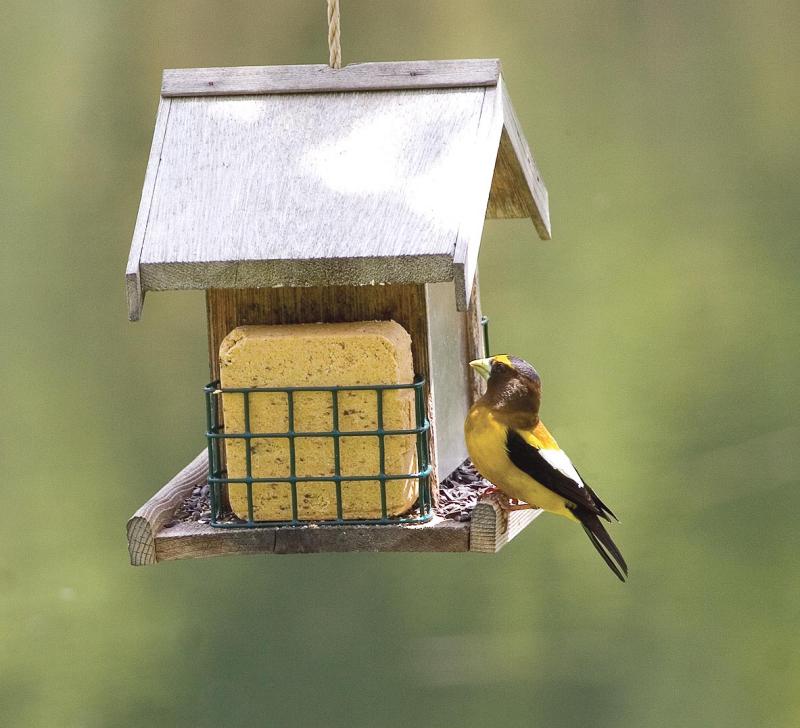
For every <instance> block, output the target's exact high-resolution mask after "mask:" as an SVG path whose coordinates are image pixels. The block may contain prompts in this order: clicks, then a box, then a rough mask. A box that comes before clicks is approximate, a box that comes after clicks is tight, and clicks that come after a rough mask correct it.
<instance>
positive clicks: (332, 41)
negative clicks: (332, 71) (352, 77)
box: [328, 0, 342, 68]
mask: <svg viewBox="0 0 800 728" xmlns="http://www.w3.org/2000/svg"><path fill="white" fill-rule="evenodd" d="M328 51H329V53H330V59H329V61H328V64H329V65H330V67H331V68H341V67H342V42H341V39H340V37H339V0H328Z"/></svg>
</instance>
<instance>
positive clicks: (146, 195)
mask: <svg viewBox="0 0 800 728" xmlns="http://www.w3.org/2000/svg"><path fill="white" fill-rule="evenodd" d="M171 105H172V102H171V101H170V100H169V99H161V101H160V102H159V104H158V112H157V113H156V126H155V129H154V131H153V142H152V144H151V146H150V157H149V159H148V161H147V170H146V171H145V175H144V185H143V187H142V199H141V202H140V203H139V213H138V214H137V216H136V225H135V226H134V229H133V240H132V242H131V250H130V254H129V256H128V265H127V268H126V270H125V291H126V295H127V298H128V318H129V319H130V320H131V321H138V320H139V319H140V318H141V315H142V305H143V304H144V291H143V289H142V281H141V274H140V271H139V261H140V258H141V256H142V247H143V245H144V238H145V233H146V231H147V222H148V220H149V218H150V209H151V207H152V203H153V192H154V190H155V186H156V180H157V178H158V170H159V165H160V162H161V150H162V149H163V146H164V135H165V134H166V131H167V125H168V121H169V111H170V107H171Z"/></svg>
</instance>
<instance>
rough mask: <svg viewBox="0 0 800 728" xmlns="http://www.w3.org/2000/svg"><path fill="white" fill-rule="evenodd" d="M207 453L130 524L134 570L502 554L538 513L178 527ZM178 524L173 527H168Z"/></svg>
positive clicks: (487, 503) (483, 506)
mask: <svg viewBox="0 0 800 728" xmlns="http://www.w3.org/2000/svg"><path fill="white" fill-rule="evenodd" d="M207 477H208V454H207V451H206V450H203V451H202V452H201V453H200V454H199V455H198V456H197V457H196V458H195V459H194V460H193V461H192V462H191V463H189V465H187V466H186V467H185V468H184V469H183V470H181V472H180V473H178V474H177V475H176V476H175V477H174V478H173V479H172V480H170V481H169V482H168V483H167V484H166V485H165V486H164V487H163V488H161V490H159V491H158V492H157V493H156V494H155V495H154V496H153V497H152V498H151V499H150V500H149V501H147V503H145V504H144V505H143V506H142V507H141V508H140V509H139V510H138V511H136V513H134V515H133V516H132V517H131V519H130V520H129V521H128V551H129V552H130V557H131V564H133V565H134V566H143V565H146V564H155V563H158V562H159V561H174V560H176V559H201V558H208V557H211V556H227V555H233V554H302V553H327V552H338V553H342V552H359V551H361V552H380V551H408V552H451V553H453V552H467V551H477V552H483V553H495V552H497V551H499V550H500V549H501V548H502V547H503V546H504V545H505V544H506V543H508V542H509V541H510V540H511V539H512V538H514V537H515V536H516V535H517V534H519V533H520V532H521V531H522V530H523V529H524V528H526V527H527V526H528V525H529V524H530V523H531V522H532V521H533V520H534V519H535V518H536V517H537V516H538V515H539V514H540V513H541V511H539V510H526V511H514V512H511V513H505V512H504V511H503V510H502V509H501V508H500V506H499V505H498V504H497V503H496V502H495V501H494V500H493V499H491V498H485V499H482V500H481V501H479V502H478V504H477V505H476V506H475V509H474V510H473V512H472V520H471V521H469V522H460V521H453V520H450V519H444V518H440V517H438V516H435V517H434V518H433V519H432V520H431V521H428V522H427V523H420V524H398V525H380V526H364V525H347V524H341V525H339V524H337V525H322V526H321V525H318V524H314V523H310V524H308V525H307V526H306V525H304V526H274V527H268V528H214V527H212V526H210V525H208V524H205V523H199V522H186V521H184V522H177V523H173V515H174V513H175V511H176V510H177V509H178V508H179V507H180V505H181V504H182V503H183V501H184V499H185V498H186V497H187V495H188V494H189V493H191V492H192V489H193V488H195V487H196V486H198V485H202V484H203V483H205V482H206V478H207ZM168 524H173V525H168Z"/></svg>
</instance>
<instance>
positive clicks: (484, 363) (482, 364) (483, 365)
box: [469, 357, 492, 379]
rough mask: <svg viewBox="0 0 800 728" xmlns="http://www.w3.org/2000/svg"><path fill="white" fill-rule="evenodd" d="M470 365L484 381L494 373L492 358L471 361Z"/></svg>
mask: <svg viewBox="0 0 800 728" xmlns="http://www.w3.org/2000/svg"><path fill="white" fill-rule="evenodd" d="M469 365H470V366H471V367H472V368H473V369H474V370H475V371H476V372H478V374H480V375H481V376H482V377H483V378H484V379H488V378H489V374H491V372H492V357H489V358H488V359H475V360H474V361H471V362H470V363H469Z"/></svg>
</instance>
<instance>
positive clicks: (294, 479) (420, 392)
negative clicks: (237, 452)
mask: <svg viewBox="0 0 800 728" xmlns="http://www.w3.org/2000/svg"><path fill="white" fill-rule="evenodd" d="M398 390H401V391H402V390H410V391H412V392H413V395H414V397H413V399H414V423H415V424H414V427H411V428H404V429H392V428H388V427H386V426H385V422H384V420H385V417H384V395H385V393H386V392H387V391H398ZM308 392H327V393H330V397H331V400H330V403H331V412H332V428H331V429H330V430H317V431H313V432H312V431H299V430H297V429H295V421H296V417H295V412H296V401H297V397H298V395H301V394H303V393H308ZM348 392H374V393H375V411H376V416H377V427H376V428H375V429H368V430H342V429H340V401H341V397H342V394H343V393H348ZM265 394H266V395H272V396H275V395H280V396H285V397H286V411H287V415H288V418H287V421H288V427H287V429H286V431H279V432H254V431H253V429H252V427H251V410H252V398H254V397H258V396H261V395H265ZM223 395H234V396H241V397H242V407H243V413H244V430H243V431H242V432H228V431H226V429H225V427H224V425H223V424H222V423H221V418H220V411H221V407H220V399H221V397H222V396H223ZM205 398H206V418H207V431H206V437H207V439H208V462H209V475H208V485H209V501H210V507H211V525H212V526H214V527H216V528H242V527H249V528H257V527H267V526H279V525H280V526H301V525H308V522H309V520H314V522H316V523H319V525H341V524H345V523H347V524H364V525H380V524H400V523H425V522H426V521H429V520H430V519H431V518H432V516H433V510H432V504H433V499H432V494H431V482H430V480H431V470H432V469H431V464H430V457H429V452H428V431H429V429H430V422H429V420H428V418H427V415H426V412H425V401H426V400H425V380H424V379H423V378H421V377H417V378H415V380H414V382H412V383H410V384H371V385H347V386H305V387H303V386H298V387H248V388H242V387H228V388H224V387H220V383H219V382H218V381H217V382H212V383H211V384H209V385H207V386H206V387H205ZM394 436H413V437H414V439H415V443H414V444H415V458H414V461H415V470H414V471H413V472H405V473H388V472H387V468H386V438H387V437H394ZM354 437H372V438H377V444H378V463H379V466H378V472H376V473H359V474H344V473H343V472H342V457H341V442H342V438H354ZM302 438H324V439H328V440H330V441H331V442H332V445H333V447H332V451H333V473H331V474H328V475H325V474H315V475H300V474H298V472H297V470H298V467H297V465H298V463H297V455H296V451H297V442H298V440H299V439H302ZM260 440H262V441H266V440H272V441H275V440H280V441H285V442H286V443H287V444H288V456H289V474H288V475H287V476H273V475H269V474H266V475H264V474H262V475H260V476H256V475H254V467H253V450H254V448H255V443H257V442H258V441H260ZM223 442H228V443H230V442H239V443H241V444H242V445H243V446H244V454H245V470H246V474H245V476H244V477H229V475H228V472H227V469H226V466H225V453H224V448H223V446H222V443H223ZM402 480H405V481H416V483H417V488H416V493H417V498H416V502H415V503H414V504H413V506H412V507H411V510H410V511H409V512H408V513H405V514H402V515H396V516H393V515H391V514H390V513H389V509H388V507H387V483H388V482H389V481H402ZM304 483H314V484H318V483H329V484H330V487H331V489H332V492H333V493H334V495H335V504H336V516H335V517H334V518H330V519H325V520H317V519H307V518H300V516H299V500H300V499H299V494H298V485H299V484H304ZM344 483H358V484H360V485H361V487H364V488H371V487H374V485H375V483H377V485H378V488H377V490H376V492H374V494H373V495H374V506H375V510H376V511H377V510H379V511H380V517H378V518H353V517H348V510H347V507H346V504H345V502H344V499H343V492H342V486H343V484H344ZM237 484H238V485H239V487H241V485H244V486H245V488H246V497H247V517H246V518H240V517H237V516H236V514H235V513H234V512H233V509H232V508H231V507H230V505H229V503H228V502H227V498H226V493H227V491H228V489H229V488H230V486H231V485H237ZM286 484H288V485H289V492H290V498H291V518H289V519H285V520H259V519H258V518H257V517H256V516H255V507H254V490H255V489H256V488H272V489H277V488H285V485H286Z"/></svg>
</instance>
